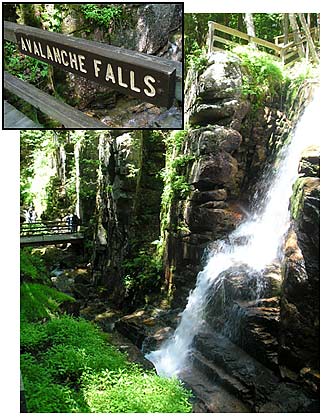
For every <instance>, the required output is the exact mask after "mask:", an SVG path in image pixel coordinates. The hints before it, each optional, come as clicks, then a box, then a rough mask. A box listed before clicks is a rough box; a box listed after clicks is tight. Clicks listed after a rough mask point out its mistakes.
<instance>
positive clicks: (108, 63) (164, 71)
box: [14, 25, 176, 108]
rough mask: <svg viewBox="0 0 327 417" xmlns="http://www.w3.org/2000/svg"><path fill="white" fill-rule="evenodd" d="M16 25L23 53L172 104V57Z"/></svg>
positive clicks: (145, 98) (157, 102) (161, 103)
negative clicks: (163, 57)
mask: <svg viewBox="0 0 327 417" xmlns="http://www.w3.org/2000/svg"><path fill="white" fill-rule="evenodd" d="M15 26H16V29H15V31H14V33H15V37H16V40H17V44H18V46H19V50H20V52H21V53H23V54H25V55H28V56H31V57H33V58H36V59H39V60H41V61H44V62H47V63H48V64H51V65H54V66H56V67H58V68H61V69H63V70H65V71H69V72H72V73H75V74H78V75H80V76H82V77H84V78H87V79H88V80H92V81H95V82H97V83H99V84H102V85H105V86H106V87H109V88H112V89H114V90H117V91H120V92H122V93H124V94H127V95H130V96H133V97H136V98H139V99H140V100H142V101H146V102H149V103H153V104H155V105H157V106H163V107H167V108H169V107H171V106H172V104H173V99H174V97H175V84H176V69H175V67H174V65H172V64H170V61H168V60H163V59H160V58H157V57H155V56H151V55H146V54H141V53H139V52H134V51H129V50H127V49H124V48H119V47H115V46H111V45H106V44H102V43H99V42H93V41H87V40H84V39H80V38H73V37H70V36H66V35H62V34H59V33H53V32H48V31H45V30H41V29H36V28H32V27H28V26H20V25H15ZM164 61H167V62H164Z"/></svg>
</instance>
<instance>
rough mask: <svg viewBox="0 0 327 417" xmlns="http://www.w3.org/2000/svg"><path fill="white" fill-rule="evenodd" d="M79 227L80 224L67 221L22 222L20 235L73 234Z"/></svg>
mask: <svg viewBox="0 0 327 417" xmlns="http://www.w3.org/2000/svg"><path fill="white" fill-rule="evenodd" d="M77 229H79V226H77V225H74V224H73V225H71V224H68V222H67V221H44V222H31V223H22V224H21V226H20V236H21V237H23V236H24V237H25V236H42V235H58V234H60V235H62V234H69V233H70V234H71V233H77Z"/></svg>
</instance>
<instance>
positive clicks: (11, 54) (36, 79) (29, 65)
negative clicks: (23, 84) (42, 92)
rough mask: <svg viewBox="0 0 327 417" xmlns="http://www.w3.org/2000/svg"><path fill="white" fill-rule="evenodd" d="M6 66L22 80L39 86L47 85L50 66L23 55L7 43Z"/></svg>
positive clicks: (14, 46) (15, 47)
mask: <svg viewBox="0 0 327 417" xmlns="http://www.w3.org/2000/svg"><path fill="white" fill-rule="evenodd" d="M4 50H5V55H4V64H5V70H6V71H8V72H9V73H10V74H12V75H15V76H17V77H18V78H20V79H21V80H24V81H27V82H29V83H31V84H34V85H37V86H39V85H40V84H43V85H45V84H46V83H47V80H48V73H49V67H48V64H47V63H45V62H42V61H39V60H37V59H35V58H32V57H29V56H27V55H23V54H21V53H20V52H19V50H18V48H17V46H16V45H14V44H13V43H11V42H5V45H4Z"/></svg>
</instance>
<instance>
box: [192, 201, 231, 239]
mask: <svg viewBox="0 0 327 417" xmlns="http://www.w3.org/2000/svg"><path fill="white" fill-rule="evenodd" d="M185 221H186V223H187V225H188V227H189V229H190V230H191V232H192V233H193V232H195V233H198V232H201V233H202V232H203V231H211V232H219V233H220V234H222V235H224V234H226V233H227V232H230V231H232V230H234V229H235V227H236V225H237V223H238V218H237V216H236V215H235V213H234V211H233V210H230V209H229V208H206V207H202V206H198V207H194V208H192V209H190V210H189V211H188V212H187V213H186V216H185ZM217 237H218V236H217Z"/></svg>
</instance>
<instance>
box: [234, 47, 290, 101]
mask: <svg viewBox="0 0 327 417" xmlns="http://www.w3.org/2000/svg"><path fill="white" fill-rule="evenodd" d="M233 52H234V53H236V54H237V55H238V56H239V57H240V58H241V60H242V65H243V68H244V71H243V83H242V91H243V94H244V95H245V96H246V97H248V98H250V99H251V100H252V102H253V103H254V107H255V108H257V107H259V106H260V104H261V103H262V102H263V100H264V99H265V98H267V97H268V96H270V97H273V96H274V95H275V94H276V93H277V92H278V91H279V90H280V88H281V86H282V83H283V81H284V74H283V70H282V65H281V63H280V62H278V61H277V60H276V59H274V58H273V57H272V56H271V55H268V54H266V53H265V52H260V51H258V50H257V49H254V48H252V47H251V46H250V45H249V46H238V47H236V48H234V49H233Z"/></svg>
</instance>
